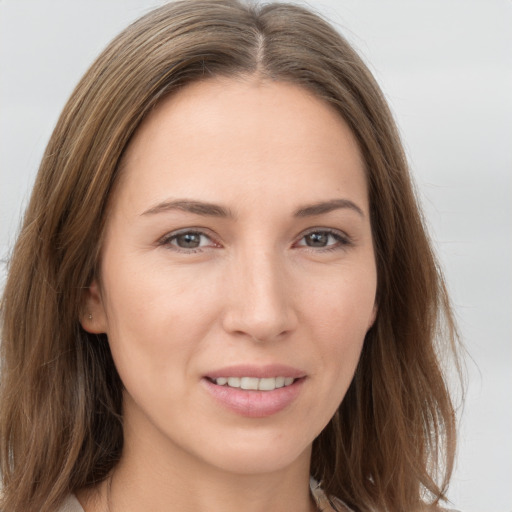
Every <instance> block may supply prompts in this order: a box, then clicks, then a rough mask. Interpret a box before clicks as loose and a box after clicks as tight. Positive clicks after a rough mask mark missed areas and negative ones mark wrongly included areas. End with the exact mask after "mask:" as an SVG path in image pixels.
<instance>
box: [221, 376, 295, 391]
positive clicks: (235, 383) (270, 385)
mask: <svg viewBox="0 0 512 512" xmlns="http://www.w3.org/2000/svg"><path fill="white" fill-rule="evenodd" d="M294 381H295V379H294V378H293V377H265V378H261V379H259V378H257V377H218V378H216V379H212V382H214V383H215V384H217V386H227V387H230V388H239V389H245V390H253V391H274V389H278V388H283V387H286V386H290V385H291V384H293V382H294Z"/></svg>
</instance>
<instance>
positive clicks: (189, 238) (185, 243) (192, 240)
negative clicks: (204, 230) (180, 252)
mask: <svg viewBox="0 0 512 512" xmlns="http://www.w3.org/2000/svg"><path fill="white" fill-rule="evenodd" d="M176 241H177V242H178V245H179V246H180V247H183V248H184V249H195V248H196V247H199V243H200V236H199V235H198V234H197V233H185V234H183V235H179V236H178V238H177V240H176Z"/></svg>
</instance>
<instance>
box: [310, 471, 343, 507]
mask: <svg viewBox="0 0 512 512" xmlns="http://www.w3.org/2000/svg"><path fill="white" fill-rule="evenodd" d="M309 488H310V490H311V495H312V496H313V499H314V500H315V504H316V507H317V509H318V510H319V511H321V512H352V510H351V509H350V508H348V507H347V505H345V504H344V503H343V502H342V501H341V500H339V499H338V498H330V497H328V496H327V495H326V494H325V493H324V491H323V490H322V487H321V486H320V484H319V483H318V482H317V481H316V480H314V479H313V478H311V479H310V481H309Z"/></svg>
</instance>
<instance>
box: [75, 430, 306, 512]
mask: <svg viewBox="0 0 512 512" xmlns="http://www.w3.org/2000/svg"><path fill="white" fill-rule="evenodd" d="M137 432H140V430H138V429H133V430H130V429H129V428H126V424H125V444H124V451H123V455H122V458H121V460H120V461H119V463H118V465H117V466H116V468H115V469H114V471H113V472H112V474H111V478H110V480H107V481H106V482H103V483H102V484H101V485H100V486H99V487H98V488H97V489H96V490H97V491H98V492H96V493H91V492H87V493H86V492H82V493H78V498H79V500H80V501H81V503H82V505H83V506H84V509H85V512H120V511H123V512H140V511H143V510H151V511H153V512H173V511H180V512H189V511H190V512H192V511H194V512H196V511H197V510H201V511H203V512H235V511H237V512H239V511H240V510H243V511H244V512H288V511H289V512H292V511H293V512H312V511H315V510H316V507H315V505H314V503H313V500H312V498H311V495H310V491H309V466H310V457H311V450H310V447H308V448H307V449H306V450H304V452H303V453H301V454H300V455H299V457H298V458H296V459H295V460H294V461H293V462H292V463H291V464H288V465H286V466H283V467H279V468H275V469H273V470H271V471H268V470H267V471H253V470H248V471H245V472H244V471H230V470H229V468H228V469H226V468H220V467H218V466H214V465H212V464H207V463H205V462H204V460H201V459H199V458H197V457H194V456H192V455H191V454H190V453H189V452H187V451H185V450H182V449H181V448H179V447H178V446H176V445H175V444H170V443H168V442H167V443H165V442H162V439H155V437H153V436H151V435H145V436H139V435H137Z"/></svg>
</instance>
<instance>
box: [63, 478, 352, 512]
mask: <svg viewBox="0 0 512 512" xmlns="http://www.w3.org/2000/svg"><path fill="white" fill-rule="evenodd" d="M310 487H311V494H312V495H313V498H314V500H315V502H316V506H317V508H318V510H319V511H321V512H335V509H334V508H332V506H331V505H330V503H329V500H328V499H327V497H326V496H325V494H324V492H323V491H322V489H321V488H320V486H319V485H318V484H317V483H316V482H315V481H314V480H313V479H311V481H310ZM336 504H337V505H341V506H342V507H343V506H344V505H343V503H341V502H340V501H339V500H336ZM339 510H340V511H341V510H346V511H349V510H350V509H349V508H348V507H346V506H345V507H344V508H341V507H340V508H339ZM57 512H85V511H84V509H83V508H82V506H81V505H80V502H79V501H78V500H77V499H76V496H75V495H74V494H70V495H69V496H68V497H67V498H66V499H65V501H64V503H63V504H62V505H61V507H60V508H59V510H57Z"/></svg>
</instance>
